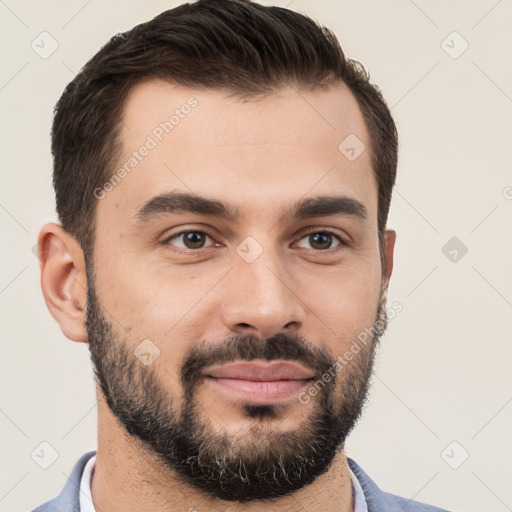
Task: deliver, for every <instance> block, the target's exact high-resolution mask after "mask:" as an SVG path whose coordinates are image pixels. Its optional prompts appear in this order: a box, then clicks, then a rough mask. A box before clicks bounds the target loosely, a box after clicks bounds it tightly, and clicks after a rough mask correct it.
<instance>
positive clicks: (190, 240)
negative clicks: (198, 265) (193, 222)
mask: <svg viewBox="0 0 512 512" xmlns="http://www.w3.org/2000/svg"><path fill="white" fill-rule="evenodd" d="M207 238H210V237H209V236H208V235H207V234H206V233H205V232H204V231H197V230H188V231H187V230H185V231H180V232H179V233H176V234H174V235H172V236H170V237H169V238H167V239H166V240H165V242H164V243H165V244H170V245H174V246H175V247H178V248H180V249H204V244H205V241H206V239H207ZM171 240H181V241H182V242H181V243H182V245H176V244H174V243H171Z"/></svg>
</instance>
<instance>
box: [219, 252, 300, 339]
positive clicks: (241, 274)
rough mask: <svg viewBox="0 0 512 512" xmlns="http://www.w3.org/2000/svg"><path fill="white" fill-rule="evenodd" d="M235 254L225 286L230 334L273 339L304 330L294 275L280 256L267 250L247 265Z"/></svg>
mask: <svg viewBox="0 0 512 512" xmlns="http://www.w3.org/2000/svg"><path fill="white" fill-rule="evenodd" d="M237 258H238V256H237V255H235V260H236V261H235V268H234V269H233V270H232V271H231V272H229V274H228V276H226V277H227V282H226V283H224V286H225V291H226V293H224V294H223V301H222V306H221V312H222V320H223V323H224V325H225V326H226V327H227V329H229V330H230V331H231V332H235V333H237V334H252V335H254V336H258V337H260V338H270V337H271V336H274V335H276V334H277V333H289V334H290V333H293V334H297V332H298V331H299V330H300V329H301V328H302V326H303V324H304V318H305V309H304V305H303V302H302V301H301V300H300V297H299V295H298V293H299V292H298V291H297V290H295V289H294V282H293V278H292V277H291V273H290V272H289V271H288V272H286V271H284V269H283V267H282V265H281V264H280V262H279V261H278V257H277V256H274V255H271V254H269V251H264V252H263V253H262V254H261V255H260V256H259V257H258V258H257V259H256V260H255V261H253V262H252V263H247V262H246V261H244V260H243V259H241V258H238V259H237Z"/></svg>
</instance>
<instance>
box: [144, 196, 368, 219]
mask: <svg viewBox="0 0 512 512" xmlns="http://www.w3.org/2000/svg"><path fill="white" fill-rule="evenodd" d="M186 213H195V214H199V215H211V216H215V217H218V218H220V219H223V220H227V221H231V222H236V221H238V220H240V219H242V218H243V216H242V215H240V209H239V208H238V207H235V206H233V205H230V204H229V203H223V202H222V201H219V200H216V199H208V198H206V197H202V196H198V195H196V194H191V193H186V192H170V193H166V194H161V195H158V196H155V197H153V198H151V199H149V200H148V201H147V202H146V203H144V205H143V206H142V207H141V208H140V209H139V210H138V212H137V213H136V214H135V219H136V220H138V221H139V222H144V223H145V222H149V221H150V220H152V219H153V218H155V217H158V216H160V215H162V214H186ZM334 215H344V216H349V217H354V218H357V219H360V220H367V219H368V212H367V209H366V207H365V206H364V205H363V204H362V203H361V202H360V201H358V200H357V199H354V198H352V197H348V196H316V197H309V198H306V199H302V200H300V201H298V202H296V203H295V204H293V205H292V207H291V208H288V209H285V210H284V211H283V212H282V214H281V217H280V218H279V222H280V223H286V222H290V221H291V220H303V219H308V218H311V217H325V216H334Z"/></svg>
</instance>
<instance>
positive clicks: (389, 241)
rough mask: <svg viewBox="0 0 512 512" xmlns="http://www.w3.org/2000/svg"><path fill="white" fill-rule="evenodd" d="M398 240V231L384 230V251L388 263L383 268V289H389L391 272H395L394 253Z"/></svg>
mask: <svg viewBox="0 0 512 512" xmlns="http://www.w3.org/2000/svg"><path fill="white" fill-rule="evenodd" d="M395 242H396V231H395V230H393V229H386V231H385V232H384V252H385V255H386V265H385V267H384V270H383V276H382V289H383V290H387V289H388V286H389V281H390V279H391V274H392V273H393V254H394V249H395Z"/></svg>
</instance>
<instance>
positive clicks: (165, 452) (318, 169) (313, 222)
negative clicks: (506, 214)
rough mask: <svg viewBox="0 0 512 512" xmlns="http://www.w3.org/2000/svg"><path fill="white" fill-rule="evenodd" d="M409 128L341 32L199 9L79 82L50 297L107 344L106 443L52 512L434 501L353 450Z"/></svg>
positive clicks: (62, 129) (156, 27) (52, 230)
mask: <svg viewBox="0 0 512 512" xmlns="http://www.w3.org/2000/svg"><path fill="white" fill-rule="evenodd" d="M397 147H398V144H397V134H396V128H395V124H394V122H393V119H392V117H391V115H390V112H389V109H388V108H387V106H386V104H385V102H384V100H383V99H382V97H381V95H380V93H379V91H378V89H376V88H375V87H374V86H373V85H371V84H370V83H369V81H368V76H367V75H366V73H365V71H364V69H363V68H362V67H361V66H360V65H358V64H357V63H355V62H354V61H351V60H349V59H346V58H345V56H344V55H343V52H342V50H341V48H340V47H339V44H338V42H337V40H336V38H335V36H334V35H333V34H332V33H331V32H330V31H328V30H327V29H325V28H324V29H322V28H321V27H319V26H318V25H317V24H315V23H314V22H313V21H312V20H310V19H309V18H307V17H305V16H303V15H300V14H298V13H295V12H293V11H290V10H287V9H282V8H277V7H264V6H261V5H258V4H256V3H250V2H249V1H247V0H200V1H198V2H197V3H194V4H191V5H190V4H184V5H181V6H179V7H177V8H175V9H172V10H169V11H166V12H164V13H162V14H161V15H159V16H157V17H156V18H155V19H153V20H152V21H150V22H148V23H145V24H142V25H138V26H137V27H135V28H134V29H133V30H131V31H129V32H127V33H124V34H120V35H117V36H115V37H114V38H112V39H111V41H110V42H109V43H108V44H107V45H106V46H105V47H104V48H102V49H101V50H100V51H99V52H98V53H97V54H96V55H95V56H94V57H93V58H92V59H91V60H90V61H89V63H88V64H87V65H86V66H85V67H84V69H83V70H82V71H81V72H80V73H79V74H78V75H77V76H76V78H75V79H74V80H73V81H72V82H71V83H70V84H69V85H68V87H67V88H66V90H65V92H64V94H63V95H62V97H61V99H60V100H59V102H58V104H57V108H56V112H55V118H54V125H53V132H52V151H53V156H54V187H55V191H56V201H57V211H58V214H59V218H60V221H61V224H62V226H60V225H58V224H54V223H50V224H47V225H45V226H44V227H43V228H42V230H41V232H40V235H39V252H40V259H41V262H42V263H41V283H42V288H43V293H44V297H45V301H46V304H47V306H48V308H49V310H50V312H51V314H52V315H53V316H54V318H55V319H56V320H57V322H59V324H60V327H61V329H62V331H63V333H64V334H65V335H66V336H67V337H68V338H69V339H71V340H74V341H77V342H87V343H88V344H89V349H90V352H91V358H92V361H93V364H94V371H95V376H96V381H97V398H98V421H99V429H98V450H97V452H89V453H87V454H85V455H84V456H82V457H81V458H80V460H79V461H78V462H77V464H76V465H75V467H74V469H73V472H72V473H71V476H70V478H69V481H68V483H67V484H66V486H65V488H64V489H63V491H62V493H61V494H60V495H59V496H58V497H57V498H55V499H54V500H52V501H50V502H48V503H46V504H44V505H42V506H41V507H39V508H37V509H36V510H37V511H39V512H43V511H64V510H66V511H68V510H69V511H71V510H81V511H83V512H85V511H98V512H101V511H105V512H106V511H109V512H117V511H123V512H127V511H132V510H133V511H140V510H148V511H149V510H150V511H163V510H166V511H168V510H176V511H178V510H189V511H192V510H194V511H201V510H208V511H228V510H229V511H233V512H234V511H239V510H244V511H285V510H286V511H289V510H308V511H317V510H333V511H334V510H336V511H343V512H348V511H356V512H362V511H370V512H371V511H398V510H408V511H412V510H414V511H427V510H429V511H434V510H440V509H437V508H434V507H430V506H428V505H423V504H420V503H417V502H413V501H411V500H407V499H404V498H399V497H397V496H394V495H391V494H388V493H385V492H382V491H381V490H380V489H379V488H378V487H377V485H376V484H375V483H373V481H372V480H371V479H370V478H369V477H368V476H367V475H366V474H365V473H364V472H363V470H362V469H361V468H360V467H359V466H358V465H357V464H356V463H355V462H354V461H353V460H351V459H348V458H347V457H346V455H345V453H344V445H345V440H346V438H347V436H348V434H349V433H350V431H351V430H352V428H353V427H354V425H355V423H356V421H357V420H358V418H359V417H360V414H361V410H362V407H363V404H364V402H365V399H366V395H367V390H368V384H369V379H370V377H371V373H372V368H373V360H374V354H375V349H376V345H377V344H378V342H379V337H380V336H381V335H382V333H383V332H384V330H385V328H386V324H387V317H388V316H389V309H388V310H387V309H386V292H387V288H388V285H389V280H390V277H391V273H392V268H393V249H394V244H395V232H394V231H392V230H389V229H386V221H387V216H388V211H389V205H390V200H391V192H392V187H393V184H394V181H395V176H396V165H397Z"/></svg>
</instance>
